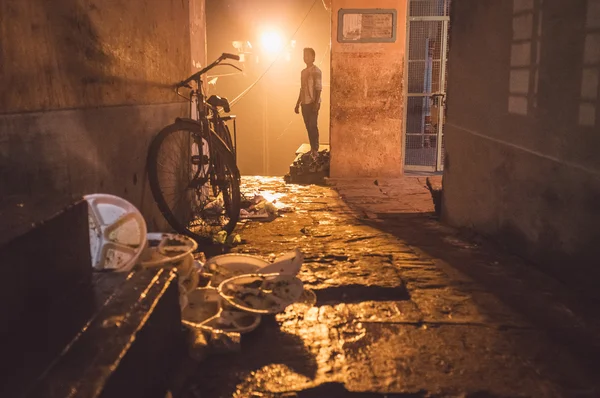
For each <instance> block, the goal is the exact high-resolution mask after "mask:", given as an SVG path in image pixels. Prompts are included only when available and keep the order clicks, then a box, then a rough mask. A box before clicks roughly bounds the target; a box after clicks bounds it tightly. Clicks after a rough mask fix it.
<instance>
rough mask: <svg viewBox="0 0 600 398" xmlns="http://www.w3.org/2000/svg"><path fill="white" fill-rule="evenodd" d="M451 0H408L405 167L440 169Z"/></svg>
mask: <svg viewBox="0 0 600 398" xmlns="http://www.w3.org/2000/svg"><path fill="white" fill-rule="evenodd" d="M449 8H450V0H409V14H408V51H407V52H408V57H407V62H408V66H407V79H406V81H407V88H408V90H407V98H406V104H405V109H406V115H405V130H404V133H405V154H404V164H405V169H406V170H419V171H441V170H443V164H444V142H443V141H444V115H445V98H446V61H447V52H448V27H449V21H450V17H449Z"/></svg>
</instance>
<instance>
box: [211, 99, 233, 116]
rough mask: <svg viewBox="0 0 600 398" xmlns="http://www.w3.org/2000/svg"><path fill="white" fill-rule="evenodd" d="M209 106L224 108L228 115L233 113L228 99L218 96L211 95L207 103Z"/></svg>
mask: <svg viewBox="0 0 600 398" xmlns="http://www.w3.org/2000/svg"><path fill="white" fill-rule="evenodd" d="M206 102H207V103H208V104H209V105H211V106H214V107H215V108H216V107H219V106H220V107H222V108H223V110H224V111H225V112H227V113H229V112H231V108H230V107H229V101H228V100H227V98H221V97H219V96H218V95H211V96H210V98H209V99H208V101H206Z"/></svg>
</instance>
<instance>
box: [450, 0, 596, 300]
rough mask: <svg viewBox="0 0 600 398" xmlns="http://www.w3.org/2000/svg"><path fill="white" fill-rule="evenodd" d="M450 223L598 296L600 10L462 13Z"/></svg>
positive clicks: (548, 2) (561, 6) (562, 7)
mask: <svg viewBox="0 0 600 398" xmlns="http://www.w3.org/2000/svg"><path fill="white" fill-rule="evenodd" d="M451 25H452V28H451V34H450V37H451V43H450V60H449V87H448V123H447V126H446V146H447V156H446V164H445V174H444V194H443V196H444V203H443V217H444V218H445V220H446V221H447V222H449V223H450V224H452V225H455V226H461V227H468V228H474V229H476V230H478V231H480V232H483V233H485V234H488V235H491V236H494V237H496V238H498V239H499V240H501V241H502V242H504V243H506V244H508V245H509V247H510V248H512V249H513V250H514V251H516V252H517V253H520V254H522V255H524V256H526V257H527V258H530V259H532V260H533V261H534V262H536V263H537V264H539V265H540V266H543V267H544V268H545V269H547V270H549V271H552V272H555V273H556V274H557V275H560V276H561V278H563V279H564V280H570V281H573V282H575V283H578V284H579V285H580V286H582V287H584V288H589V291H592V292H594V291H595V293H594V294H597V288H596V287H595V285H596V284H597V281H598V277H599V276H600V267H598V264H600V260H598V259H599V258H600V244H599V243H600V206H599V204H600V155H599V151H600V113H599V112H600V105H599V100H598V98H599V91H600V87H599V80H600V79H599V76H600V1H598V0H587V1H586V0H571V1H568V2H567V1H561V0H544V1H543V4H542V2H541V1H539V0H530V1H526V0H515V1H514V2H513V1H497V0H462V1H455V2H453V10H452V16H451Z"/></svg>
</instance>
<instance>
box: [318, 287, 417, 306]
mask: <svg viewBox="0 0 600 398" xmlns="http://www.w3.org/2000/svg"><path fill="white" fill-rule="evenodd" d="M314 292H315V294H316V295H317V304H316V305H317V306H321V305H325V304H330V305H331V304H339V303H345V304H351V303H361V302H364V301H400V300H409V299H410V296H409V294H408V291H407V290H406V288H405V287H404V286H401V287H397V286H394V287H385V286H367V285H343V286H336V287H328V288H325V289H319V290H314Z"/></svg>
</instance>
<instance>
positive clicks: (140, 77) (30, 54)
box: [0, 0, 205, 229]
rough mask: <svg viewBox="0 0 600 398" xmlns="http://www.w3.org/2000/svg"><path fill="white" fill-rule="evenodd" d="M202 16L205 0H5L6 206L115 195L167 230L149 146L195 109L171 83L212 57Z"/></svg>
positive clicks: (1, 165)
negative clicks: (153, 190) (150, 170)
mask: <svg viewBox="0 0 600 398" xmlns="http://www.w3.org/2000/svg"><path fill="white" fill-rule="evenodd" d="M203 18H204V1H203V0H183V1H182V0H129V1H124V0H107V1H102V2H97V1H92V0H53V1H46V0H31V1H17V0H8V1H3V2H1V3H0V38H1V39H0V87H2V90H0V193H1V197H2V200H1V201H0V202H1V203H0V208H2V209H3V210H8V212H10V209H5V208H4V207H5V205H6V203H18V202H21V203H22V204H31V203H35V206H42V205H43V203H44V202H46V201H52V202H56V201H64V202H65V203H66V202H68V201H71V200H74V199H75V198H77V197H80V196H81V195H84V194H88V193H93V192H106V193H111V194H115V195H120V196H123V197H125V198H127V199H128V200H130V201H131V202H133V203H134V204H135V205H136V206H138V207H140V208H141V209H142V210H143V212H144V214H145V215H146V217H147V219H148V222H149V227H150V228H151V229H154V228H158V227H159V226H160V227H164V224H162V217H161V216H160V215H158V214H157V210H156V208H155V205H154V202H153V200H152V197H151V194H150V193H149V189H148V188H147V183H146V181H147V178H146V175H145V160H146V152H147V148H148V145H149V143H150V141H151V139H152V138H153V136H154V135H155V134H156V133H157V132H158V131H159V130H160V129H161V128H162V127H163V126H164V125H167V124H169V123H171V122H172V121H173V119H174V118H175V117H177V116H180V115H185V114H186V113H187V112H188V106H187V105H186V104H185V103H182V102H181V100H180V99H179V98H178V97H177V96H175V95H174V93H173V90H172V89H171V85H172V84H173V83H174V82H176V81H179V80H182V79H183V78H185V77H187V76H188V75H189V74H190V71H191V70H192V69H193V66H194V65H195V66H200V64H203V63H204V52H205V40H204V21H203ZM190 38H192V40H190ZM192 61H193V62H194V64H192ZM158 224H161V225H158Z"/></svg>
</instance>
